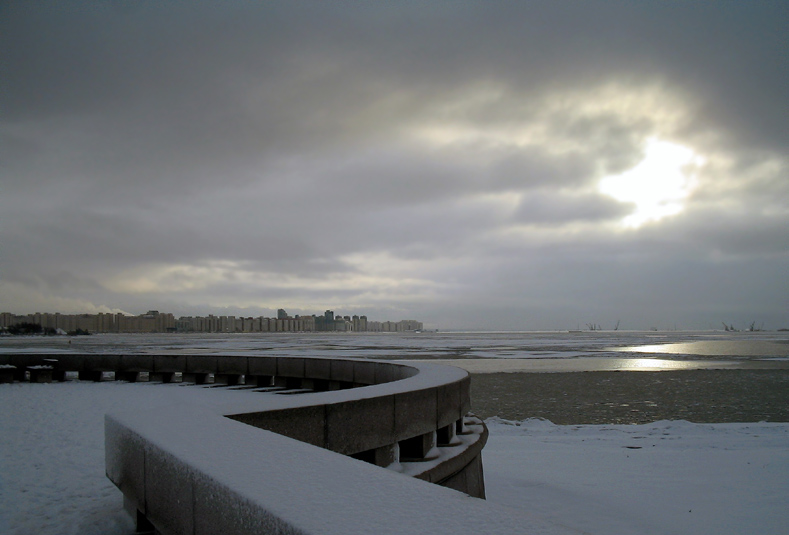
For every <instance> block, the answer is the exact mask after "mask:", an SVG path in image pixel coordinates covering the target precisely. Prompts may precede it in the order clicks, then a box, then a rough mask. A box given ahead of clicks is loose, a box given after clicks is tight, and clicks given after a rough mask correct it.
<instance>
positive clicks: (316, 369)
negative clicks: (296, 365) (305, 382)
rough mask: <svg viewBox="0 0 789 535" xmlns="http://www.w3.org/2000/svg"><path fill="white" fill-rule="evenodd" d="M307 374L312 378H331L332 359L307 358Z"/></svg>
mask: <svg viewBox="0 0 789 535" xmlns="http://www.w3.org/2000/svg"><path fill="white" fill-rule="evenodd" d="M304 370H305V373H306V376H307V377H309V378H310V379H326V380H329V379H331V360H329V359H306V361H305V363H304Z"/></svg>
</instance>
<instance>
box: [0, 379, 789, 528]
mask: <svg viewBox="0 0 789 535" xmlns="http://www.w3.org/2000/svg"><path fill="white" fill-rule="evenodd" d="M227 395H235V393H231V392H227V391H222V389H203V388H195V387H180V386H178V385H153V384H128V383H115V382H107V383H87V382H78V381H73V382H67V383H60V384H40V385H35V384H19V383H17V384H12V385H0V402H2V405H3V407H4V410H3V411H2V413H0V428H1V429H3V435H2V439H0V474H2V475H0V533H8V534H9V535H23V534H28V533H38V534H41V535H47V534H52V535H55V534H74V535H77V534H79V535H86V534H96V535H98V534H105V535H106V534H110V535H130V534H131V533H132V532H133V526H132V525H131V522H130V519H129V518H128V517H127V515H126V513H125V512H124V511H123V510H122V507H121V502H122V496H121V494H120V492H119V491H118V490H117V489H115V487H114V486H113V485H112V484H111V483H110V482H109V481H108V480H107V479H106V477H105V476H104V440H103V415H104V413H106V412H108V411H111V410H115V409H117V408H120V407H129V406H131V405H134V406H138V407H140V408H148V407H155V406H157V405H162V404H168V403H174V402H189V403H197V404H200V403H211V402H213V401H215V399H216V398H218V397H221V396H227ZM488 422H489V427H490V430H491V436H490V440H489V443H488V446H487V447H486V448H485V450H484V452H483V458H484V467H485V473H486V485H487V491H488V499H489V500H490V501H491V502H496V503H500V504H504V505H508V506H511V507H514V508H517V509H519V510H525V511H529V512H532V513H534V514H537V515H539V516H544V517H546V518H548V519H550V520H552V521H554V522H556V523H559V524H563V525H567V526H570V527H575V528H576V529H583V531H584V532H586V533H595V534H598V533H599V534H603V533H607V534H616V533H623V534H624V533H634V532H637V533H656V534H662V533H677V532H684V533H710V534H712V533H716V534H727V533H731V534H734V533H743V532H758V533H763V534H773V533H774V534H778V533H782V532H783V529H784V528H785V525H786V523H787V521H789V423H758V424H691V423H688V422H683V421H668V422H666V421H664V422H656V423H652V424H645V425H638V426H616V425H594V426H558V425H553V424H551V423H550V422H547V421H544V420H527V421H525V422H522V423H519V425H518V423H514V422H506V421H503V420H500V419H489V420H488ZM632 448H638V449H632ZM688 510H690V511H691V512H688ZM526 528H527V527H526V526H524V529H525V530H526Z"/></svg>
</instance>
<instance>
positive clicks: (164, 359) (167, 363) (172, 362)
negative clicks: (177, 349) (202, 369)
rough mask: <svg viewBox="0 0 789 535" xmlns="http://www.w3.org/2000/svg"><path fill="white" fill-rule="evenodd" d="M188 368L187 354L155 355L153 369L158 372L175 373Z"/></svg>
mask: <svg viewBox="0 0 789 535" xmlns="http://www.w3.org/2000/svg"><path fill="white" fill-rule="evenodd" d="M185 369H186V355H154V357H153V370H154V371H155V372H157V373H175V372H182V371H184V370H185Z"/></svg>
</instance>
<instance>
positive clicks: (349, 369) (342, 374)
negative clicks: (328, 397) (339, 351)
mask: <svg viewBox="0 0 789 535" xmlns="http://www.w3.org/2000/svg"><path fill="white" fill-rule="evenodd" d="M331 380H332V381H340V382H343V383H352V382H353V361H352V360H332V361H331Z"/></svg>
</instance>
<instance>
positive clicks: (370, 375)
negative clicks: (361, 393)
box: [353, 360, 378, 385]
mask: <svg viewBox="0 0 789 535" xmlns="http://www.w3.org/2000/svg"><path fill="white" fill-rule="evenodd" d="M377 365H378V363H377V362H371V361H364V360H357V361H355V362H354V363H353V382H354V383H356V384H360V385H374V384H375V368H376V366H377Z"/></svg>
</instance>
